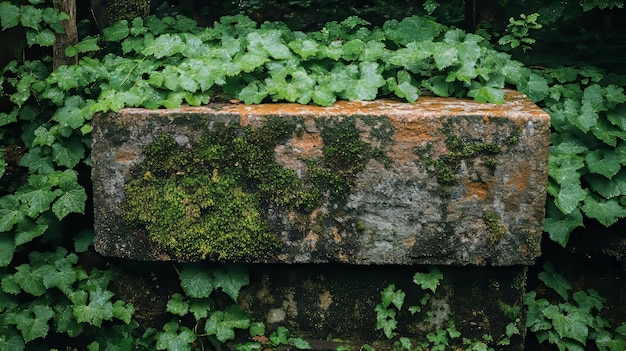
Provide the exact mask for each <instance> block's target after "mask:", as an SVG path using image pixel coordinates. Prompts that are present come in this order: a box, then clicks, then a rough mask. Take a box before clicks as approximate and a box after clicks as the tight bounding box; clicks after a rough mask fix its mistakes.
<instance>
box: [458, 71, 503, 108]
mask: <svg viewBox="0 0 626 351" xmlns="http://www.w3.org/2000/svg"><path fill="white" fill-rule="evenodd" d="M503 86H504V77H502V76H495V77H492V78H491V79H490V80H489V81H488V82H486V83H481V82H477V81H473V82H471V83H470V90H469V91H468V92H467V96H470V97H473V98H474V100H476V101H477V102H490V103H493V104H501V103H503V102H504V91H503V90H502V88H503Z"/></svg>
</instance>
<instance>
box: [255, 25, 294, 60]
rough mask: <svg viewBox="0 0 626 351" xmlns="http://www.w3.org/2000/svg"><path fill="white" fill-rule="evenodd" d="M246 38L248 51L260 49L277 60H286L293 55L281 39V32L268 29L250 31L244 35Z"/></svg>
mask: <svg viewBox="0 0 626 351" xmlns="http://www.w3.org/2000/svg"><path fill="white" fill-rule="evenodd" d="M246 39H247V40H248V48H247V49H248V51H250V52H254V51H261V52H265V53H267V54H268V55H269V56H271V57H273V58H275V59H277V60H288V59H290V58H292V57H293V54H292V53H291V50H289V47H287V45H285V43H284V41H283V39H282V32H280V31H278V30H269V31H267V32H261V31H258V32H250V33H248V35H247V36H246Z"/></svg>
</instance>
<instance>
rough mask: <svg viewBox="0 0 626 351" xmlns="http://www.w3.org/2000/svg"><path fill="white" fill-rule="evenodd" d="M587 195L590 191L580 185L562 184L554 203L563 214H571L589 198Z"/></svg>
mask: <svg viewBox="0 0 626 351" xmlns="http://www.w3.org/2000/svg"><path fill="white" fill-rule="evenodd" d="M587 194H588V190H586V189H583V188H582V187H581V186H580V183H566V184H562V185H561V188H560V189H559V192H558V194H557V195H556V196H555V198H554V203H555V204H556V206H557V207H558V208H559V210H561V212H563V213H564V214H569V213H571V212H572V211H574V210H576V209H577V208H578V206H579V204H580V202H581V201H583V200H585V199H586V198H587Z"/></svg>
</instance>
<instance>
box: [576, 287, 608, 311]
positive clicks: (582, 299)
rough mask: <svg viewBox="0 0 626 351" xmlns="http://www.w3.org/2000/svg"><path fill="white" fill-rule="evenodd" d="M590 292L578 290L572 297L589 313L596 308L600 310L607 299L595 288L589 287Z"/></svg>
mask: <svg viewBox="0 0 626 351" xmlns="http://www.w3.org/2000/svg"><path fill="white" fill-rule="evenodd" d="M588 292H589V293H586V292H584V291H582V290H580V291H576V292H575V293H573V294H572V297H573V298H574V301H576V303H577V304H578V306H579V307H580V308H581V309H583V310H585V311H587V312H589V313H590V312H591V311H593V310H594V309H595V310H596V311H598V312H600V311H601V310H602V308H603V307H604V303H605V302H606V299H605V298H603V297H602V296H600V295H599V294H598V292H597V291H595V290H593V289H589V290H588Z"/></svg>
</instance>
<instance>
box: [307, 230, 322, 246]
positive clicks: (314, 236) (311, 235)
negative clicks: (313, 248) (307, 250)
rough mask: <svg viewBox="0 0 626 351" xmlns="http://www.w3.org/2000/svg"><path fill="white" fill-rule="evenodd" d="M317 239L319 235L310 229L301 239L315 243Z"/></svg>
mask: <svg viewBox="0 0 626 351" xmlns="http://www.w3.org/2000/svg"><path fill="white" fill-rule="evenodd" d="M319 239H320V236H319V235H318V234H316V233H315V232H314V231H312V230H309V232H308V233H307V235H306V236H305V237H304V239H303V241H312V242H313V243H316V242H317V241H318V240H319ZM313 245H315V244H313Z"/></svg>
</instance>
